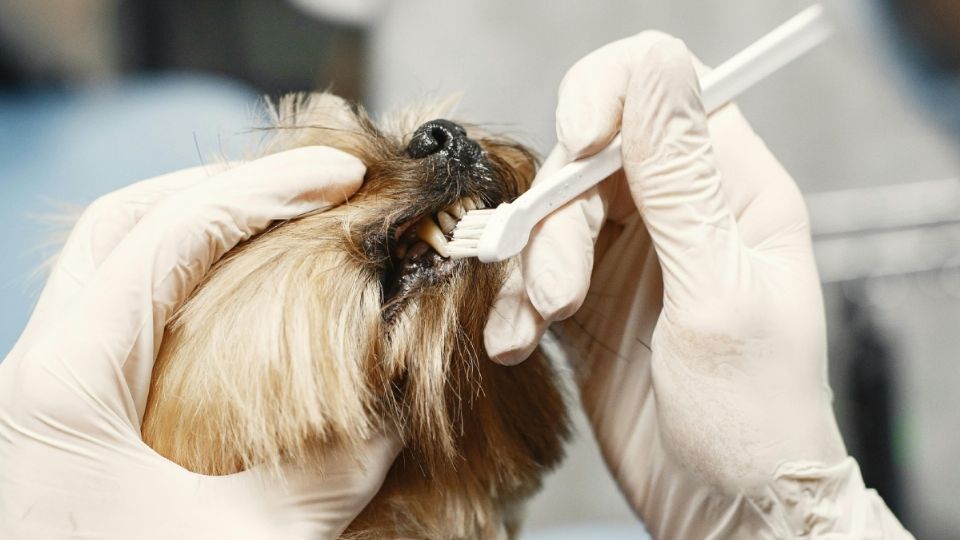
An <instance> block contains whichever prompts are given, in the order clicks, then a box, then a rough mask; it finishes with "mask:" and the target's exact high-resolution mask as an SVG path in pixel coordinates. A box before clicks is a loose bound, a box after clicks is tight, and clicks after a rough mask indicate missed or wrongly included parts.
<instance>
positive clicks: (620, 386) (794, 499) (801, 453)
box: [486, 32, 910, 538]
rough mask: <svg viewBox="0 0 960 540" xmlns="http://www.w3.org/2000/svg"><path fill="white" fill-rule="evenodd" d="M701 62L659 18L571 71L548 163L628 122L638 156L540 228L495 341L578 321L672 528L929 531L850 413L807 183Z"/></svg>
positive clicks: (604, 390) (633, 459)
mask: <svg viewBox="0 0 960 540" xmlns="http://www.w3.org/2000/svg"><path fill="white" fill-rule="evenodd" d="M695 63H696V61H695V60H692V59H691V56H690V54H689V53H688V51H687V50H686V48H685V47H684V46H683V44H682V43H681V42H679V41H677V40H675V39H672V38H669V37H668V36H665V35H663V34H659V33H653V32H647V33H643V34H640V35H638V36H635V37H633V38H629V39H625V40H621V41H618V42H615V43H612V44H610V45H607V46H606V47H603V48H601V49H599V50H597V51H595V52H594V53H592V54H590V55H588V56H587V57H585V58H584V59H583V60H581V61H580V62H578V63H577V64H576V65H575V66H574V67H573V68H571V70H570V71H569V72H568V74H567V76H566V77H565V78H564V81H563V83H561V86H560V91H559V105H558V108H557V134H558V138H559V141H560V144H559V145H558V147H557V148H556V149H555V151H554V152H553V153H552V154H551V156H550V157H549V158H548V160H547V162H546V163H545V164H544V168H543V171H542V172H541V173H540V178H544V177H548V176H549V174H550V172H551V171H553V170H556V169H558V168H559V167H561V166H563V165H564V164H566V162H568V161H569V160H571V159H575V158H579V157H583V156H587V155H590V154H592V153H594V152H596V151H598V150H599V149H601V148H603V147H604V146H605V145H606V143H608V142H609V141H610V140H611V139H612V138H613V137H614V136H615V135H616V133H617V132H618V131H620V132H621V134H622V138H623V149H622V158H623V169H622V170H621V171H619V172H617V173H615V174H614V175H613V176H612V177H610V178H608V179H607V180H606V181H605V182H604V183H602V184H601V185H600V186H599V187H598V188H594V189H592V190H591V191H588V192H587V193H585V194H584V195H583V196H581V197H579V198H577V199H575V200H574V201H573V202H571V203H570V204H568V205H567V206H566V207H564V208H563V209H561V210H559V211H557V212H555V213H554V214H552V215H551V216H550V217H549V218H547V219H545V220H544V221H542V222H541V223H540V224H539V225H538V227H537V228H536V229H534V232H533V234H532V235H531V238H530V241H529V244H528V245H527V247H526V249H525V251H524V252H523V254H522V256H521V271H520V272H519V273H518V274H516V275H514V276H513V277H512V279H511V280H509V281H508V284H507V285H506V286H505V288H504V290H503V292H502V294H501V298H500V299H499V301H498V303H497V304H496V305H495V307H494V310H493V312H492V313H491V318H490V322H489V323H488V327H487V332H486V344H487V349H488V352H489V353H490V355H491V357H493V358H495V359H497V360H498V361H500V362H503V363H515V362H518V361H521V360H522V359H523V358H525V356H526V355H527V354H529V352H530V351H531V350H532V348H533V347H534V346H535V345H536V343H537V342H538V340H539V337H540V335H541V334H542V333H543V331H544V330H545V329H546V326H547V325H548V324H549V323H550V322H553V321H559V320H564V319H566V321H565V322H563V323H561V324H560V325H559V327H560V330H561V333H562V336H563V338H564V341H565V342H567V343H568V344H570V345H572V346H573V347H574V348H575V349H576V350H577V352H579V356H580V357H582V360H583V365H582V366H580V368H582V372H581V373H582V378H581V380H580V390H581V399H582V401H583V404H584V407H585V409H586V412H587V415H588V417H589V418H590V421H591V423H592V425H593V430H594V434H595V436H596V437H597V439H598V441H599V443H600V446H601V448H602V450H603V452H604V457H605V459H606V461H607V464H608V466H609V467H610V470H611V471H612V473H613V475H614V476H615V478H616V480H617V482H618V483H619V485H620V487H621V489H622V490H623V492H624V494H625V495H626V496H627V498H628V500H629V501H630V503H631V504H632V506H633V508H634V509H635V510H636V511H637V513H638V514H639V515H640V517H641V518H642V519H643V521H644V523H645V524H646V525H647V527H648V528H649V529H650V531H651V533H652V534H653V536H654V537H656V538H704V537H708V536H716V537H737V538H740V537H745V538H757V537H764V538H765V537H794V536H800V535H804V534H806V535H810V536H818V535H828V534H835V535H836V536H831V537H836V538H862V537H866V536H868V537H884V538H887V537H890V538H893V537H896V538H901V537H910V535H909V533H907V532H906V531H904V530H903V529H902V527H901V526H900V524H899V523H898V522H897V520H896V518H895V517H894V516H893V515H892V514H891V513H890V512H889V510H888V509H887V508H886V506H885V505H884V503H883V501H882V500H881V499H880V498H879V497H878V496H877V494H876V493H875V492H873V491H872V490H868V489H866V488H865V487H864V485H863V481H862V479H861V477H860V472H859V468H858V466H857V464H856V461H855V460H853V459H852V458H850V457H849V456H848V455H847V452H846V449H845V448H844V446H843V442H842V440H841V438H840V434H839V432H838V430H837V427H836V422H835V419H834V416H833V412H832V409H831V395H830V389H829V386H828V383H827V380H826V364H825V362H826V336H825V327H824V314H823V306H822V299H821V292H820V285H819V281H818V278H817V273H816V267H815V265H814V261H813V254H812V248H811V243H810V237H809V227H808V223H807V215H806V210H805V208H804V205H803V199H802V197H801V196H800V193H799V191H798V190H797V187H796V185H795V184H794V183H793V180H792V179H791V178H790V176H789V174H788V173H787V172H786V171H785V170H784V169H783V168H782V167H781V166H780V164H779V163H778V162H777V160H776V158H775V157H773V155H772V154H771V153H770V151H769V150H768V149H767V148H766V146H765V145H764V144H763V142H762V141H761V140H760V139H759V138H758V137H757V136H756V135H755V134H754V133H753V131H752V130H751V129H750V126H749V125H748V124H747V123H746V121H745V120H744V119H743V117H742V116H741V115H740V113H739V111H738V110H737V109H736V107H734V106H732V105H728V106H726V107H724V108H723V109H721V110H720V111H718V112H717V113H716V114H714V115H713V116H712V117H711V118H710V119H709V120H708V119H707V116H706V114H705V113H704V108H703V105H702V103H701V97H700V89H699V86H698V79H697V74H696V73H695V67H694V64H695ZM704 71H705V70H704V69H701V72H704Z"/></svg>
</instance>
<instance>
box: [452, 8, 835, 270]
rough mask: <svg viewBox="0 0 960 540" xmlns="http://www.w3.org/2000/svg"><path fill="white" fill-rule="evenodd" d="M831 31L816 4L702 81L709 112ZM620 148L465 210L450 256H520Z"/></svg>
mask: <svg viewBox="0 0 960 540" xmlns="http://www.w3.org/2000/svg"><path fill="white" fill-rule="evenodd" d="M832 31H833V29H832V27H831V25H830V23H829V21H828V20H827V18H826V16H825V15H824V12H823V7H822V6H821V5H819V4H815V5H813V6H811V7H809V8H807V9H805V10H804V11H802V12H800V13H799V14H798V15H796V16H794V17H793V18H792V19H790V20H788V21H787V22H785V23H784V24H782V25H780V26H779V27H777V28H776V29H774V30H773V31H772V32H770V33H769V34H767V35H765V36H763V37H762V38H760V39H759V40H757V41H756V42H755V43H753V44H752V45H750V46H749V47H747V48H746V49H744V50H743V51H741V52H739V53H737V54H736V55H735V56H733V57H732V58H730V59H729V60H727V61H726V62H724V63H723V64H721V65H720V66H718V67H717V68H716V69H715V70H713V71H712V72H711V73H710V74H709V75H707V76H705V77H704V78H703V79H702V80H701V81H700V83H701V84H700V86H701V88H702V89H703V106H704V109H705V110H706V112H707V114H710V113H713V112H715V111H716V110H717V109H719V108H720V107H721V106H723V105H724V104H726V103H727V102H729V101H730V100H732V99H733V98H735V97H736V96H737V95H739V94H740V93H741V92H743V91H744V90H746V89H748V88H750V87H751V86H753V85H754V84H755V83H757V82H759V81H760V80H762V79H764V78H765V77H766V76H767V75H770V74H771V73H773V72H775V71H777V70H779V69H780V68H782V67H784V66H786V65H787V64H789V63H790V62H792V61H793V60H795V59H797V58H799V57H800V56H802V55H803V54H805V53H806V52H807V51H809V50H810V49H813V48H814V47H816V46H817V45H819V44H821V43H823V42H824V41H825V40H826V39H827V38H828V37H830V34H831V33H832ZM621 145H622V140H621V138H620V134H617V136H616V137H614V139H613V141H611V142H610V144H608V145H607V146H606V147H605V148H604V149H603V150H600V151H599V152H597V153H596V154H594V155H592V156H589V157H586V158H583V159H579V160H577V161H573V162H571V163H569V164H567V165H565V166H564V167H563V168H561V169H560V170H559V171H557V172H556V173H554V174H553V175H552V176H551V177H549V178H546V179H544V180H543V181H542V182H540V183H538V184H536V185H534V186H533V187H532V188H530V189H529V190H528V191H527V192H526V193H524V194H523V195H520V196H519V197H517V198H516V199H515V200H514V201H513V202H511V203H503V204H501V205H500V206H498V207H497V208H495V209H479V210H470V211H468V212H467V213H466V214H464V215H463V217H462V218H461V219H460V221H459V222H458V223H457V226H456V228H454V230H453V239H452V240H451V241H450V242H449V243H448V244H447V251H448V252H449V254H450V257H451V258H454V259H462V258H467V257H477V258H478V259H480V261H481V262H485V263H487V262H497V261H503V260H505V259H508V258H510V257H512V256H514V255H516V254H518V253H520V252H521V251H522V250H523V248H524V247H526V245H527V241H528V240H529V238H530V231H531V230H533V227H534V226H535V225H536V224H537V223H539V222H540V220H542V219H543V218H545V217H546V216H548V215H549V214H550V213H552V212H553V211H554V210H556V209H558V208H560V207H561V206H563V205H564V204H566V203H568V202H570V201H571V200H572V199H574V198H575V197H577V196H579V195H580V194H582V193H584V192H585V191H587V190H588V189H590V188H591V187H593V186H595V185H597V184H598V183H600V181H601V180H603V179H605V178H607V177H608V176H610V175H611V174H613V173H614V172H616V171H617V170H619V169H620V168H621V166H622V159H621V155H620V149H621Z"/></svg>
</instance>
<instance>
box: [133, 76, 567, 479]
mask: <svg viewBox="0 0 960 540" xmlns="http://www.w3.org/2000/svg"><path fill="white" fill-rule="evenodd" d="M443 108H444V107H443V106H441V107H434V108H426V107H413V108H408V109H406V110H404V111H403V112H402V113H401V114H395V115H393V116H391V117H389V118H387V119H385V120H384V121H381V122H380V123H378V124H375V123H374V122H373V121H371V119H370V118H369V117H368V116H367V115H366V114H365V113H364V112H363V111H362V110H359V109H356V108H353V107H350V106H348V105H347V104H346V103H344V102H343V101H342V100H340V99H339V98H335V97H333V96H331V95H329V94H319V95H313V96H311V97H309V98H304V97H293V98H287V99H285V100H284V101H281V103H280V104H279V105H278V106H277V107H275V108H274V109H273V110H274V114H275V118H274V119H273V123H274V124H275V128H272V129H271V130H270V135H269V137H270V138H269V140H268V146H267V151H268V152H276V151H281V150H285V149H289V148H295V147H300V146H307V145H327V146H332V147H335V148H339V149H342V150H344V151H346V152H348V153H350V154H353V155H355V156H357V157H358V158H360V159H361V160H362V161H363V162H364V163H365V164H366V166H367V173H366V176H365V179H364V182H363V185H362V187H361V188H360V189H359V190H358V191H357V192H356V193H355V194H354V195H353V196H352V197H351V198H350V199H349V200H348V201H347V202H346V203H345V204H343V205H340V206H338V207H335V208H332V209H328V210H326V211H322V212H316V213H312V214H309V215H306V216H302V217H300V218H297V219H294V220H290V221H286V222H283V223H279V224H277V225H276V226H274V227H272V228H271V229H269V230H268V231H266V232H264V233H263V234H261V235H259V236H257V237H255V238H253V239H251V240H249V241H247V242H245V243H243V244H241V245H240V246H238V247H237V248H235V249H234V250H232V251H231V252H230V253H228V255H227V256H226V257H225V258H224V259H223V260H221V261H220V262H219V263H218V264H217V265H216V266H215V267H214V268H213V269H212V270H211V272H210V273H209V275H208V276H207V278H206V279H205V281H204V283H202V284H201V286H200V287H199V288H198V289H197V291H195V293H194V294H193V295H192V297H191V298H190V299H189V300H188V301H187V303H186V304H185V305H184V306H183V307H182V308H181V309H180V310H179V312H178V314H177V315H176V317H175V319H174V321H173V322H172V323H171V324H170V325H169V326H168V332H167V336H166V337H165V339H164V341H163V343H162V350H161V354H160V358H159V359H158V364H157V371H156V372H155V373H156V375H155V387H154V391H153V392H152V394H157V389H158V387H159V386H160V385H163V384H164V383H163V380H164V379H166V380H170V381H177V382H176V384H177V385H178V387H177V388H174V389H167V392H173V393H179V395H189V396H195V395H204V394H206V395H207V397H205V398H204V399H205V400H207V401H208V402H212V403H217V404H218V406H217V408H216V409H212V408H211V409H212V410H210V411H205V412H204V413H202V414H201V413H199V412H197V418H199V419H198V420H197V421H198V422H204V423H209V424H210V425H204V426H201V427H200V428H199V430H201V431H205V432H210V433H215V434H217V435H216V436H217V437H220V439H219V440H217V441H214V442H213V443H212V444H209V445H207V447H222V448H225V454H224V456H223V461H224V462H226V463H227V464H226V465H225V466H224V468H223V470H222V472H230V470H231V469H235V468H245V467H247V466H249V465H251V464H252V463H256V462H260V461H263V460H271V459H276V458H277V457H278V456H281V455H285V456H291V457H294V458H296V457H297V456H301V457H308V456H309V455H310V452H311V450H310V449H311V448H315V447H316V445H314V444H312V443H311V441H315V440H317V439H320V440H323V441H325V442H338V443H342V444H347V445H349V444H351V443H356V444H359V441H360V440H361V439H362V438H364V437H366V436H368V435H369V433H370V432H371V430H372V429H373V428H379V427H382V425H383V423H388V424H392V425H395V426H397V427H398V429H400V430H401V432H402V433H403V435H404V437H405V438H406V440H407V445H408V448H410V449H412V451H414V452H416V453H417V454H418V455H419V456H421V457H422V458H423V459H419V462H420V463H419V465H418V466H419V467H421V468H423V469H426V470H430V469H431V468H432V467H433V465H434V464H437V463H442V462H449V459H451V458H453V457H457V456H459V457H465V458H467V460H466V461H470V460H471V459H474V460H475V461H477V462H479V461H483V462H486V460H498V459H499V460H500V463H501V468H502V471H501V472H500V473H498V474H501V475H502V477H504V478H509V477H510V476H511V474H517V475H521V474H531V472H530V471H532V470H540V468H541V467H543V466H547V465H549V464H552V463H553V462H554V461H556V459H558V458H559V455H560V440H561V439H562V437H563V435H564V434H565V433H566V416H565V412H564V408H563V404H562V400H561V399H560V396H559V394H558V392H557V390H556V388H554V386H553V381H552V372H551V371H550V370H549V367H548V366H547V365H546V364H545V363H544V362H540V361H538V362H527V363H525V364H524V365H522V366H519V367H515V368H501V367H499V366H495V365H494V364H492V363H491V362H490V361H489V360H488V358H487V357H486V353H485V350H484V345H483V328H484V326H485V324H486V322H487V319H488V317H489V315H490V309H491V306H492V304H493V301H494V299H495V298H496V295H497V293H498V292H499V290H500V288H501V286H502V285H503V282H504V279H505V277H506V275H507V271H508V269H509V266H508V264H509V263H499V264H482V263H480V262H479V261H477V260H476V259H459V260H454V259H450V258H448V257H445V256H444V255H445V254H444V249H445V242H446V241H447V240H448V238H449V234H450V231H451V229H452V227H453V225H454V223H455V220H456V219H457V218H458V217H459V216H460V215H461V214H462V213H463V212H464V211H466V210H468V209H470V208H471V207H478V206H483V207H494V206H496V205H498V204H499V203H501V202H505V201H509V200H512V199H513V198H515V197H516V196H517V195H519V194H520V193H522V192H523V191H524V190H525V189H526V188H527V187H528V185H529V183H530V181H531V179H532V177H533V174H534V171H535V165H536V164H535V159H534V157H533V155H532V154H531V153H530V152H529V151H527V150H526V149H524V148H523V147H522V146H520V145H518V144H516V143H514V142H511V141H509V140H505V139H502V138H496V137H492V136H488V135H485V134H484V133H483V132H482V131H481V130H479V129H477V128H475V127H471V126H468V125H465V124H458V123H455V122H453V121H450V120H446V119H442V116H443V114H444V113H443ZM264 180H265V181H269V179H264ZM200 362H203V363H204V365H202V366H201V365H199V363H200ZM211 366H213V367H211ZM178 370H183V371H182V372H178ZM198 374H200V375H198ZM183 385H197V387H196V388H191V389H185V388H184V387H183ZM201 386H202V388H201ZM161 390H163V389H162V388H161ZM221 393H222V395H220V394H221ZM251 396H253V397H252V398H251ZM152 399H153V397H151V400H152ZM204 406H206V405H205V403H198V404H193V405H191V404H187V405H186V406H184V405H183V404H181V406H180V408H181V410H182V409H187V410H190V409H197V410H199V409H200V408H202V407H204ZM208 408H209V407H208ZM148 412H149V411H148ZM195 431H196V430H195ZM183 437H184V438H185V439H188V438H189V437H191V434H190V433H184V435H183ZM187 442H189V441H187ZM471 444H472V445H473V446H472V447H470V448H467V446H469V445H471ZM174 446H176V445H174ZM234 450H236V451H237V452H239V455H240V457H239V459H240V461H241V463H235V464H232V463H230V461H231V460H236V459H237V458H236V457H235V456H234V457H231V456H232V455H233V454H230V452H231V451H234ZM472 453H473V454H476V455H471V454H472ZM481 454H485V455H482V456H481ZM198 459H200V457H198ZM204 459H205V458H204ZM187 460H188V461H189V456H188V459H187ZM180 461H181V462H182V461H183V460H182V459H181V460H180ZM532 464H536V465H532ZM198 468H203V467H198ZM513 469H516V470H515V471H514V470H513ZM521 470H522V471H521ZM207 472H210V471H207ZM214 472H221V471H220V470H219V469H218V470H217V471H214ZM478 489H481V490H483V489H488V488H478Z"/></svg>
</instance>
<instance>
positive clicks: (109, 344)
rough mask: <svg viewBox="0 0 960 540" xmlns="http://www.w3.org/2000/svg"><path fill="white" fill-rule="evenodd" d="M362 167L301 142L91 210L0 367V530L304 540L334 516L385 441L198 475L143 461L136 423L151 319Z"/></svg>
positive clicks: (131, 192) (384, 457) (385, 458)
mask: <svg viewBox="0 0 960 540" xmlns="http://www.w3.org/2000/svg"><path fill="white" fill-rule="evenodd" d="M364 171H365V169H364V166H363V164H362V163H361V162H360V161H359V160H357V159H356V158H354V157H352V156H349V155H347V154H345V153H343V152H340V151H338V150H334V149H332V148H324V147H307V148H300V149H296V150H291V151H288V152H283V153H279V154H274V155H271V156H268V157H265V158H262V159H259V160H256V161H252V162H249V163H246V164H243V165H240V166H237V167H235V168H230V169H229V170H219V171H217V172H216V174H214V175H213V176H209V175H208V174H207V172H206V171H204V170H203V169H199V168H198V169H190V170H186V171H181V172H178V173H174V174H171V175H167V176H162V177H159V178H156V179H152V180H148V181H144V182H141V183H138V184H134V185H133V186H130V187H128V188H125V189H123V190H120V191H118V192H115V193H112V194H110V195H107V196H105V197H103V198H101V199H99V200H97V201H96V202H95V203H94V204H93V205H91V207H90V208H89V209H88V210H87V211H86V212H85V213H84V214H83V216H82V217H81V219H80V221H79V222H78V224H77V225H76V227H75V228H74V230H73V231H72V233H71V235H70V238H69V240H68V241H67V244H66V246H65V248H64V250H63V252H62V253H61V255H60V257H59V258H58V260H57V263H56V265H55V267H54V270H53V272H52V274H51V277H50V279H49V281H48V284H47V286H46V287H45V289H44V291H43V294H42V295H41V298H40V300H39V303H38V305H37V308H36V310H35V312H34V314H33V316H32V318H31V320H30V322H29V324H28V327H27V329H26V330H25V331H24V334H23V336H22V337H21V339H20V340H19V342H18V343H17V345H16V346H15V347H14V350H13V351H12V352H11V353H10V355H9V356H8V357H7V359H6V360H5V361H4V362H3V363H2V364H0V538H4V539H5V540H15V539H29V540H40V539H59V538H80V537H83V538H103V539H123V540H127V539H132V538H137V539H150V538H156V539H163V540H168V539H171V538H187V539H189V538H198V539H210V538H231V539H261V538H262V539H277V538H298V539H299V538H303V539H307V538H309V539H314V538H332V537H336V536H337V535H338V534H339V533H340V532H341V531H342V530H343V529H344V528H345V527H346V526H347V525H348V524H349V523H350V521H351V520H352V519H353V518H354V517H355V516H356V514H357V513H359V512H360V510H362V509H363V507H364V506H365V505H366V503H367V502H368V501H369V500H370V499H371V498H372V497H373V495H374V494H375V493H376V492H377V490H378V489H379V487H380V484H381V482H382V481H383V478H384V476H385V474H386V472H387V470H388V469H389V467H390V465H391V464H392V462H393V460H394V458H395V456H396V454H397V452H398V451H399V448H400V444H399V441H398V440H397V439H396V438H395V437H393V436H392V435H388V434H377V435H375V436H373V437H371V439H370V440H369V445H368V447H367V449H366V450H367V451H366V452H365V453H364V454H363V455H356V456H355V455H349V456H348V455H342V453H339V452H336V451H334V450H331V452H330V455H329V457H328V461H327V462H326V464H325V465H326V466H325V469H324V472H323V474H318V473H315V472H304V471H298V470H296V469H294V468H293V467H292V466H285V467H284V468H283V470H282V471H280V473H279V474H272V473H269V472H267V471H266V470H260V469H252V470H248V471H245V472H243V473H240V474H236V475H231V476H220V477H212V476H203V475H198V474H194V473H191V472H189V471H187V470H185V469H183V468H181V467H179V466H177V465H175V464H174V463H172V462H170V461H168V460H166V459H164V458H163V457H161V456H159V455H158V454H157V453H155V452H154V451H153V450H152V449H150V448H149V447H148V446H146V444H144V443H143V441H142V440H141V438H140V424H141V420H142V418H143V410H144V405H145V403H146V400H147V391H148V389H149V383H150V374H151V371H152V368H153V362H154V359H155V356H156V353H157V350H158V348H159V345H160V339H161V338H162V336H163V328H164V325H165V323H166V321H167V319H168V317H169V316H170V315H171V314H172V313H173V311H174V310H175V309H176V307H177V306H178V305H179V304H180V303H181V302H182V301H183V300H184V299H185V298H186V296H187V295H188V294H189V293H190V291H191V290H192V289H193V288H194V287H195V286H196V285H197V284H198V283H199V282H200V280H201V278H202V277H203V275H204V273H205V272H206V271H207V270H208V269H209V268H210V266H211V265H212V264H213V263H214V262H215V261H216V260H217V259H218V258H220V257H221V256H222V255H223V254H224V253H226V252H227V251H228V250H229V249H230V248H232V247H233V246H234V245H236V244H237V243H238V242H240V241H241V240H243V239H245V238H249V237H250V236H252V235H254V234H256V233H257V232H259V231H262V230H263V229H264V228H265V227H266V226H267V225H269V224H270V223H271V222H272V221H273V220H276V219H286V218H292V217H294V216H297V215H299V214H302V213H304V212H308V211H311V210H315V209H318V208H324V207H327V206H330V205H333V204H339V203H341V202H343V201H344V200H345V199H346V197H347V196H349V195H350V194H352V193H353V192H354V191H355V190H356V188H357V187H358V186H359V185H360V182H361V180H362V177H363V175H364ZM208 176H209V177H208Z"/></svg>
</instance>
